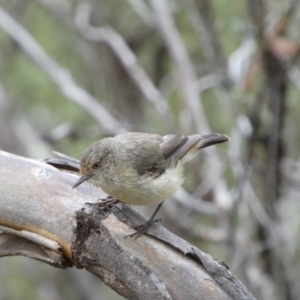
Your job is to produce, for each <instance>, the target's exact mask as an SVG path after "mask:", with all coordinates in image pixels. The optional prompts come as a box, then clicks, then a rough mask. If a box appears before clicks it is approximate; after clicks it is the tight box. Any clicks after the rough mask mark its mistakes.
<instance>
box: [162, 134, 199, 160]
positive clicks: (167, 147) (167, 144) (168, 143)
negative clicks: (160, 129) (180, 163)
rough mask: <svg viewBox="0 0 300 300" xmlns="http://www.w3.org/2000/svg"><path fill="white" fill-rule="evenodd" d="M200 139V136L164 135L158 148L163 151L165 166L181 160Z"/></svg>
mask: <svg viewBox="0 0 300 300" xmlns="http://www.w3.org/2000/svg"><path fill="white" fill-rule="evenodd" d="M200 139H201V137H200V135H198V134H195V135H191V136H188V137H186V136H184V135H166V136H164V137H163V141H164V142H163V143H161V144H160V148H161V150H162V151H163V155H164V158H165V162H166V165H168V164H170V163H171V162H172V161H173V160H175V161H176V160H178V159H181V158H182V157H183V156H184V155H185V154H186V153H187V152H188V151H189V150H190V149H191V148H192V147H193V146H195V144H197V143H198V142H199V140H200Z"/></svg>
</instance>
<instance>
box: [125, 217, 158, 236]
mask: <svg viewBox="0 0 300 300" xmlns="http://www.w3.org/2000/svg"><path fill="white" fill-rule="evenodd" d="M158 222H161V219H154V220H148V221H147V222H146V223H145V224H143V225H138V226H132V228H133V229H135V230H136V232H134V233H132V234H129V235H128V236H129V237H133V238H134V239H137V238H138V237H140V236H141V235H142V234H144V233H146V232H147V231H148V229H149V228H150V227H151V226H152V224H153V223H158Z"/></svg>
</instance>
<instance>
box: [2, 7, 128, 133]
mask: <svg viewBox="0 0 300 300" xmlns="http://www.w3.org/2000/svg"><path fill="white" fill-rule="evenodd" d="M0 27H1V28H2V29H3V30H4V31H5V32H6V33H7V34H8V35H9V36H10V37H11V38H12V39H13V40H14V41H15V42H16V43H18V45H19V46H20V47H21V48H22V49H23V51H24V52H25V53H26V54H27V55H28V56H29V57H30V58H31V59H32V60H33V61H35V62H36V64H37V65H38V66H39V67H40V68H41V69H42V70H43V71H44V72H45V73H46V74H47V75H48V76H49V77H50V78H51V80H52V81H53V82H54V83H56V84H57V86H58V87H59V88H60V90H61V91H62V92H63V93H64V95H66V96H67V97H68V98H69V99H70V100H72V101H73V102H75V103H77V104H78V105H79V106H81V107H82V108H83V109H84V110H86V111H87V112H88V113H89V114H90V115H91V116H93V117H94V118H95V120H97V121H98V123H99V124H101V126H102V127H103V128H105V129H106V130H107V131H108V132H110V133H114V134H117V133H122V132H125V131H126V130H125V128H124V126H123V125H122V124H121V123H120V122H119V121H118V120H116V119H115V118H114V117H113V116H112V115H111V114H110V113H109V112H108V111H107V110H106V109H105V108H104V107H103V106H102V105H100V104H99V103H98V102H97V101H98V100H97V99H96V98H94V97H93V96H92V95H90V94H89V93H88V92H87V91H85V90H84V89H83V88H81V87H79V86H78V85H77V84H76V83H75V81H74V79H73V78H72V76H71V74H70V73H69V72H68V71H67V70H65V69H63V68H62V67H60V66H59V65H58V63H57V62H56V61H54V60H53V59H52V58H51V57H50V56H49V55H48V54H47V53H46V52H45V51H44V49H43V48H42V47H41V46H40V45H39V44H38V42H37V41H36V40H35V39H34V38H33V37H32V36H31V34H30V33H29V32H28V31H26V30H25V29H24V28H23V27H22V26H21V25H19V24H18V23H17V22H16V21H15V20H14V19H13V18H12V17H10V16H9V15H8V14H7V13H6V12H5V11H4V10H3V9H2V8H1V7H0Z"/></svg>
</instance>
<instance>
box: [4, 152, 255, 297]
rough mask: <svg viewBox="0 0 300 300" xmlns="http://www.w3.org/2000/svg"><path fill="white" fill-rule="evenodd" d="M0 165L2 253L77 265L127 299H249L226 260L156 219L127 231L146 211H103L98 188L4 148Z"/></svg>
mask: <svg viewBox="0 0 300 300" xmlns="http://www.w3.org/2000/svg"><path fill="white" fill-rule="evenodd" d="M0 164H1V169H0V178H1V182H0V225H1V226H2V227H1V230H2V231H7V232H9V233H2V234H0V256H5V255H20V254H21V255H25V256H29V257H31V258H34V259H39V260H41V261H44V262H46V263H48V264H50V265H53V266H56V267H67V266H71V265H74V266H76V267H78V268H82V267H83V268H85V269H86V270H88V271H89V272H91V273H93V274H95V275H96V276H98V277H99V278H100V279H101V280H103V281H104V283H106V284H107V285H109V286H110V287H112V288H113V289H114V290H115V291H117V292H118V293H120V294H121V295H123V296H124V297H126V298H129V299H184V298H188V299H208V298H214V299H239V300H241V299H254V297H253V296H252V295H251V294H250V293H249V292H248V291H247V290H246V288H245V287H244V286H243V285H242V283H241V282H240V281H239V280H238V279H237V278H236V277H235V276H234V275H233V274H232V273H231V272H230V271H229V270H228V268H227V267H226V266H225V265H224V264H222V263H219V262H218V261H216V260H214V259H213V258H212V257H211V256H209V255H207V254H205V253H203V252H202V251H200V250H199V249H197V248H196V247H194V246H192V245H190V244H189V243H187V242H186V241H184V240H182V239H180V238H179V237H177V236H175V235H173V234H172V233H170V232H169V231H167V230H166V229H165V228H164V227H162V226H161V225H159V224H155V225H154V226H153V227H152V228H151V229H150V230H149V233H148V234H147V235H143V236H141V237H140V238H139V239H137V240H135V239H132V238H130V237H127V235H128V234H130V233H132V232H133V229H132V228H131V226H133V225H138V224H141V223H143V222H145V217H144V216H143V215H142V214H140V213H138V212H137V211H134V210H133V209H132V208H130V207H129V206H128V205H125V204H122V203H120V204H119V205H118V206H117V207H114V208H113V209H111V211H110V212H107V211H105V210H103V209H102V208H101V207H99V202H98V201H97V199H98V198H99V196H102V197H104V194H103V192H101V190H100V189H97V188H95V187H93V186H91V185H89V184H82V185H81V186H80V187H79V188H78V189H76V190H72V188H71V187H72V185H73V183H74V182H75V181H76V178H75V175H72V174H69V173H66V172H61V171H59V170H57V169H56V168H54V167H53V166H50V165H48V164H46V163H44V162H39V161H36V160H31V159H26V158H23V157H19V156H15V155H12V154H9V153H6V152H0ZM6 228H8V229H6ZM15 230H17V231H19V232H20V233H19V234H17V235H16V234H15V232H14V231H15ZM21 230H26V233H24V231H21ZM28 232H30V233H28ZM32 236H34V237H35V238H31V237H32ZM28 238H30V240H28ZM7 241H8V242H7ZM24 241H26V243H23V244H22V242H24ZM40 241H43V242H40ZM51 241H52V242H51ZM56 244H57V245H58V246H59V248H57V247H55V245H56ZM47 245H51V246H50V247H49V248H47ZM23 248H24V249H23ZM50 248H51V249H50ZM17 249H19V251H17ZM57 249H58V250H57Z"/></svg>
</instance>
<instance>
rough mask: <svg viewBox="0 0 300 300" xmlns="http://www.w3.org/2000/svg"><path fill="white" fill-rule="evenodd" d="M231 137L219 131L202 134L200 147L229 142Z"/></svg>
mask: <svg viewBox="0 0 300 300" xmlns="http://www.w3.org/2000/svg"><path fill="white" fill-rule="evenodd" d="M228 141H229V137H228V136H227V135H222V134H218V133H212V134H206V135H201V139H200V143H199V144H198V145H199V146H198V149H202V148H205V147H209V146H212V145H215V144H220V143H224V142H228Z"/></svg>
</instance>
